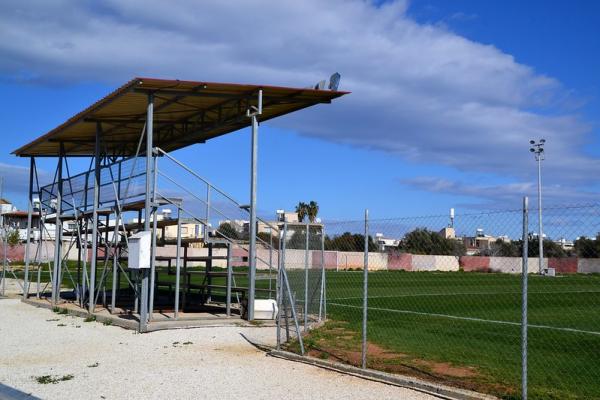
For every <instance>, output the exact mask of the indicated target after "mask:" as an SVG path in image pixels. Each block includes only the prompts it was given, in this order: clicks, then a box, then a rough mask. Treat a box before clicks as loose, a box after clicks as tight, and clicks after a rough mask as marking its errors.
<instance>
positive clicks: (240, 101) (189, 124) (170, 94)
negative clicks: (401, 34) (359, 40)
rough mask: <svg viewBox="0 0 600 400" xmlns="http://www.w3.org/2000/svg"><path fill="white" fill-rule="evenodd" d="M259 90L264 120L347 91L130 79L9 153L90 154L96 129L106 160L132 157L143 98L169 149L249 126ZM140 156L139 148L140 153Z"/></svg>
mask: <svg viewBox="0 0 600 400" xmlns="http://www.w3.org/2000/svg"><path fill="white" fill-rule="evenodd" d="M259 90H262V98H263V104H262V115H261V121H266V120H268V119H271V118H275V117H278V116H281V115H284V114H288V113H291V112H293V111H297V110H300V109H303V108H306V107H310V106H313V105H315V104H319V103H330V102H331V100H333V99H335V98H337V97H340V96H343V95H344V94H347V93H348V92H340V91H331V90H316V89H301V88H289V87H277V86H266V85H243V84H232V83H211V82H193V81H180V80H165V79H153V78H134V79H132V80H130V81H129V82H127V83H126V84H125V85H123V86H121V87H120V88H119V89H117V90H115V91H114V92H112V93H111V94H109V95H108V96H106V97H104V98H102V99H101V100H99V101H98V102H96V103H94V104H93V105H91V106H90V107H88V108H87V109H85V110H83V111H82V112H80V113H78V114H76V115H75V116H73V117H72V118H70V119H68V120H67V121H66V122H64V123H63V124H61V125H60V126H58V127H56V128H54V129H53V130H51V131H50V132H48V133H46V134H45V135H43V136H40V137H39V138H37V139H35V140H34V141H32V142H30V143H28V144H26V145H24V146H22V147H21V148H19V149H17V150H15V151H14V152H13V154H15V155H17V156H20V157H32V156H33V157H57V156H58V155H59V154H60V153H61V146H62V154H64V155H65V156H94V146H95V143H96V134H97V131H98V126H99V125H100V124H101V125H102V134H101V139H100V140H101V142H102V143H101V145H100V147H101V149H102V150H101V151H102V153H104V154H105V155H106V156H121V157H125V156H132V155H134V154H136V149H137V147H138V142H139V138H140V132H141V131H143V129H144V126H145V123H146V117H147V105H148V95H152V96H153V98H154V143H153V144H154V145H155V146H158V147H160V148H162V149H164V150H166V151H173V150H177V149H180V148H182V147H186V146H188V145H191V144H194V143H203V142H205V141H206V140H208V139H211V138H214V137H217V136H220V135H224V134H226V133H229V132H233V131H236V130H238V129H241V128H244V127H247V126H250V124H251V121H250V119H249V118H247V117H246V116H247V115H246V113H247V110H248V109H249V108H250V107H252V106H257V98H258V97H257V93H258V91H259ZM141 150H142V153H143V152H144V150H145V149H143V148H142V149H141Z"/></svg>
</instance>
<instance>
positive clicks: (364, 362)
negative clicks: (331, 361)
mask: <svg viewBox="0 0 600 400" xmlns="http://www.w3.org/2000/svg"><path fill="white" fill-rule="evenodd" d="M364 253H365V261H364V267H363V320H362V349H361V355H362V362H361V367H362V368H363V369H364V368H367V309H368V290H369V285H368V282H369V210H368V209H367V210H365V251H364Z"/></svg>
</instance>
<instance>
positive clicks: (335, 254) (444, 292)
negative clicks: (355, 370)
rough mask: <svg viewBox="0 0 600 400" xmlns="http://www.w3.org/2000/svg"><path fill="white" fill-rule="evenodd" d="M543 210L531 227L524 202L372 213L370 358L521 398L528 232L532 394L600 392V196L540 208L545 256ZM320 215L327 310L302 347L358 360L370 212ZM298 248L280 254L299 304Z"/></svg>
mask: <svg viewBox="0 0 600 400" xmlns="http://www.w3.org/2000/svg"><path fill="white" fill-rule="evenodd" d="M537 216H538V210H537V209H531V210H529V224H528V225H526V226H525V227H524V225H523V210H521V209H515V210H508V211H497V212H486V213H473V214H456V215H453V216H452V217H450V216H446V215H440V216H427V217H413V218H394V219H372V220H369V221H368V222H369V223H368V225H369V237H368V254H367V255H368V294H367V300H368V307H367V332H366V340H367V347H366V349H367V352H366V353H367V354H366V355H367V366H368V367H369V368H374V369H379V370H384V371H388V372H392V373H401V374H405V375H412V376H417V377H419V378H423V379H427V380H434V381H436V382H439V383H444V384H448V385H452V386H457V387H461V388H466V389H472V390H477V391H480V392H485V393H490V394H493V395H497V396H500V397H502V398H515V399H518V398H522V383H523V382H522V376H521V368H522V362H521V360H522V344H523V337H522V317H523V313H522V311H523V296H522V295H523V293H522V289H523V284H522V271H523V261H524V257H523V256H524V254H523V247H524V240H523V239H524V234H523V232H526V234H525V239H526V240H527V248H528V250H527V258H526V260H527V270H528V292H527V295H528V304H527V311H528V324H527V329H528V367H529V368H528V381H529V385H528V391H527V392H528V393H529V398H536V399H538V398H544V399H545V398H548V399H555V398H556V399H558V398H561V399H564V398H581V399H593V398H600V312H599V310H600V276H599V274H600V235H599V233H598V232H599V231H600V205H598V204H593V205H582V206H569V207H566V206H565V207H552V208H545V209H543V221H544V232H543V236H542V237H543V241H542V243H543V260H542V262H541V264H540V260H539V233H538V232H539V226H538V218H537ZM323 226H324V231H325V233H326V234H325V236H324V237H323V247H324V252H323V254H322V260H323V267H324V268H325V270H326V274H325V282H326V285H325V292H326V299H327V301H326V305H324V307H326V312H327V322H326V323H325V324H323V325H320V326H318V327H316V328H314V329H312V330H311V331H310V332H309V333H307V334H305V336H304V345H305V350H306V352H308V353H309V354H311V355H314V356H317V357H320V358H328V359H332V360H335V361H343V362H348V363H351V364H354V365H357V366H360V365H361V356H362V353H361V345H362V340H363V331H362V319H363V315H364V311H365V310H364V308H363V300H364V293H363V271H364V265H365V262H364V256H365V236H364V227H365V221H364V220H355V221H335V222H325V223H324V224H323ZM524 228H525V229H524ZM299 229H300V232H302V230H301V228H299ZM296 233H297V232H296ZM297 239H298V241H299V242H300V241H301V239H302V238H297ZM291 241H292V240H288V244H289V242H291ZM296 251H298V250H297V249H296V248H294V246H292V247H291V248H286V251H285V254H284V257H285V259H286V262H285V266H286V268H288V271H289V273H290V287H291V288H292V289H291V290H292V293H293V294H294V296H295V297H294V298H295V300H296V304H297V307H298V312H299V313H300V314H301V313H302V311H303V310H302V305H303V301H304V294H303V293H302V288H303V277H302V276H301V275H302V274H301V272H302V270H301V268H302V266H303V265H304V264H303V262H304V261H303V257H302V254H300V253H298V254H296V253H295V252H296ZM319 261H321V259H319ZM294 268H297V270H298V272H299V273H298V275H297V276H295V275H294V277H293V278H292V272H291V271H292V270H293V271H294V272H296V270H295V269H294ZM300 320H301V322H302V318H300ZM292 339H293V338H292Z"/></svg>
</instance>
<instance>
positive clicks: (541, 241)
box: [537, 154, 544, 274]
mask: <svg viewBox="0 0 600 400" xmlns="http://www.w3.org/2000/svg"><path fill="white" fill-rule="evenodd" d="M537 162H538V221H539V222H538V227H539V232H538V235H539V240H538V245H539V246H540V247H539V253H540V254H539V255H540V263H539V264H540V265H539V269H540V274H542V273H543V271H544V230H543V228H542V157H541V154H539V155H538V156H537Z"/></svg>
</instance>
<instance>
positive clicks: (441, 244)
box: [398, 228, 466, 256]
mask: <svg viewBox="0 0 600 400" xmlns="http://www.w3.org/2000/svg"><path fill="white" fill-rule="evenodd" d="M398 248H399V249H400V250H401V251H403V252H406V253H411V254H428V255H448V256H463V255H465V253H466V248H465V245H464V243H463V242H462V241H458V240H456V239H446V238H444V237H443V236H441V235H440V234H439V233H437V232H433V231H430V230H428V229H426V228H417V229H415V230H414V231H412V232H409V233H408V234H406V236H405V237H404V239H403V240H402V241H401V242H400V245H399V246H398Z"/></svg>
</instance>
